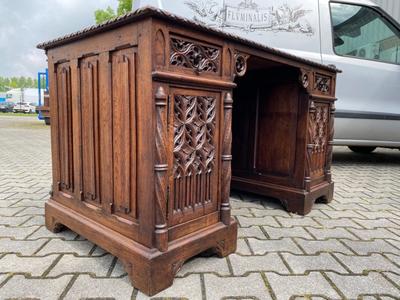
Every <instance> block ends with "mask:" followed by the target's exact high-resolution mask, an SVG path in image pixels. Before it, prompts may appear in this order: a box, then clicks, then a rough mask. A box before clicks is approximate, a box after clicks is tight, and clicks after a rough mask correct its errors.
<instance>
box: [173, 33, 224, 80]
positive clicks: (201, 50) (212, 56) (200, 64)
mask: <svg viewBox="0 0 400 300" xmlns="http://www.w3.org/2000/svg"><path fill="white" fill-rule="evenodd" d="M170 44H171V53H170V64H171V65H172V66H179V67H184V68H189V69H193V70H194V71H195V72H196V73H201V72H213V73H218V72H219V70H220V65H221V50H220V49H218V48H215V47H211V46H205V45H201V44H200V43H194V42H192V41H187V40H183V39H181V38H176V37H171V39H170Z"/></svg>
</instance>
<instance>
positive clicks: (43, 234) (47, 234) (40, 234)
mask: <svg viewBox="0 0 400 300" xmlns="http://www.w3.org/2000/svg"><path fill="white" fill-rule="evenodd" d="M37 227H39V226H35V229H36V228H37ZM28 228H29V227H28ZM0 236H1V227H0ZM76 237H77V234H76V233H75V232H73V231H71V230H64V231H61V232H58V233H52V232H51V231H49V230H47V228H46V227H45V226H42V227H40V228H39V229H38V230H37V231H35V233H34V234H32V235H30V236H29V238H28V239H29V240H35V239H43V238H44V239H49V238H60V239H63V240H66V241H72V240H74V239H75V238H76Z"/></svg>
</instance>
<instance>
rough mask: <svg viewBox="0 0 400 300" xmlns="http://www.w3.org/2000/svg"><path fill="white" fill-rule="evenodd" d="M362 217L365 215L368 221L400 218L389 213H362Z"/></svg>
mask: <svg viewBox="0 0 400 300" xmlns="http://www.w3.org/2000/svg"><path fill="white" fill-rule="evenodd" d="M359 213H360V215H363V216H364V217H365V218H367V219H371V220H374V219H382V218H383V219H385V218H389V219H399V218H400V217H399V216H398V215H396V214H394V213H392V212H389V211H360V212H359Z"/></svg>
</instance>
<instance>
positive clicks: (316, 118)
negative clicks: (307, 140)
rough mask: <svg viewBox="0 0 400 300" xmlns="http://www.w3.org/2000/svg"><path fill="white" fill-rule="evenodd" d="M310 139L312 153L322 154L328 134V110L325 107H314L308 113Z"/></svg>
mask: <svg viewBox="0 0 400 300" xmlns="http://www.w3.org/2000/svg"><path fill="white" fill-rule="evenodd" d="M310 118H311V129H312V139H311V143H312V144H313V145H314V147H313V150H312V152H313V153H320V152H324V151H325V149H326V145H327V139H328V133H327V132H326V131H327V125H328V120H329V109H328V106H327V105H316V106H315V109H314V110H312V111H311V113H310Z"/></svg>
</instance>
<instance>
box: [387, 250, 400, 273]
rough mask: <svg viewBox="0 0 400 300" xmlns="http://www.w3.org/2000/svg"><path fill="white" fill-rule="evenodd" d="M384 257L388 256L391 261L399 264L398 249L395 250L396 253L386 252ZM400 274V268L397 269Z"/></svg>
mask: <svg viewBox="0 0 400 300" xmlns="http://www.w3.org/2000/svg"><path fill="white" fill-rule="evenodd" d="M386 257H387V258H389V259H390V260H391V261H392V262H394V263H395V264H397V265H398V266H400V251H398V252H396V254H386ZM397 273H399V274H400V268H399V270H398V271H397Z"/></svg>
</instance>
